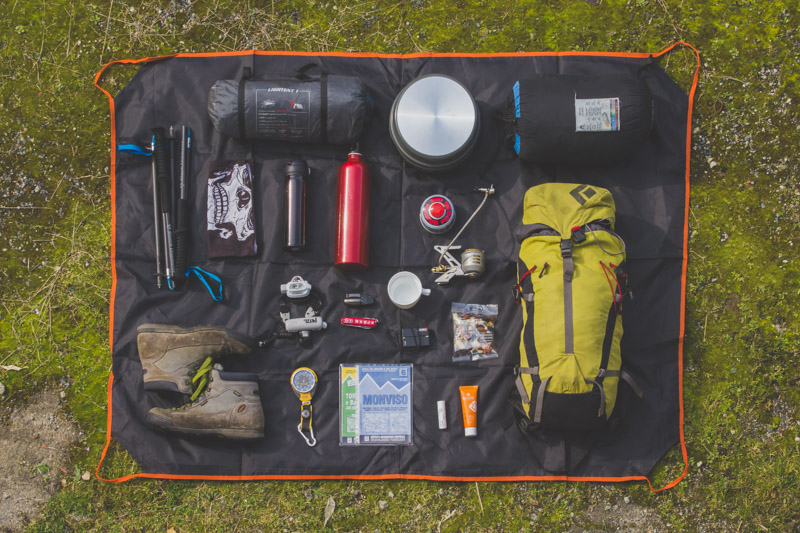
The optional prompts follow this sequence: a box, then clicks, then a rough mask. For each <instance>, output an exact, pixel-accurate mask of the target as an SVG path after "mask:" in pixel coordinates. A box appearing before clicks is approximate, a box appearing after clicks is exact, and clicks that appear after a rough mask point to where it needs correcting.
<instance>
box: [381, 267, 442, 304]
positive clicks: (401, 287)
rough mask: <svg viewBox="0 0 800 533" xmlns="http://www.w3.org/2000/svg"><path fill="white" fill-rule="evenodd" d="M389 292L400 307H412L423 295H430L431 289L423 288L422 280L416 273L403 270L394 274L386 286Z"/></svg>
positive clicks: (394, 302)
mask: <svg viewBox="0 0 800 533" xmlns="http://www.w3.org/2000/svg"><path fill="white" fill-rule="evenodd" d="M386 289H387V290H388V292H389V299H390V300H391V301H392V303H393V304H394V305H396V306H397V307H399V308H400V309H411V308H412V307H414V306H415V305H417V302H418V301H419V299H420V297H421V296H422V295H425V296H428V295H429V294H430V293H431V290H430V289H423V288H422V282H421V281H420V280H419V278H418V277H417V276H416V274H414V273H412V272H407V271H405V270H404V271H401V272H398V273H397V274H395V275H394V276H392V279H390V280H389V284H388V285H387V286H386Z"/></svg>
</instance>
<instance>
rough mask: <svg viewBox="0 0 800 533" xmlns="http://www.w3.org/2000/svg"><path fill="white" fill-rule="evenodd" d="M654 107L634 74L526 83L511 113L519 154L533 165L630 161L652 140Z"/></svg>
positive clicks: (551, 77) (517, 87) (517, 88)
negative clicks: (649, 138) (629, 159)
mask: <svg viewBox="0 0 800 533" xmlns="http://www.w3.org/2000/svg"><path fill="white" fill-rule="evenodd" d="M652 102H653V99H652V95H651V94H650V88H649V87H648V86H647V83H645V82H644V80H642V79H641V78H640V77H638V76H634V75H614V76H573V75H564V74H542V75H536V76H532V77H530V78H523V79H520V80H518V81H517V82H516V83H514V85H513V87H512V97H511V99H510V101H509V109H508V110H507V115H508V118H509V119H510V120H511V121H512V123H513V124H514V127H513V128H512V133H513V134H512V136H511V142H512V143H513V150H514V151H515V152H516V153H517V154H518V155H519V158H520V159H522V160H523V161H530V162H533V163H595V162H597V163H602V162H610V161H619V160H622V159H627V158H630V157H632V156H633V155H634V154H635V153H636V152H637V151H638V150H639V149H640V148H641V147H642V145H644V143H645V141H647V138H648V137H649V136H650V130H651V129H652V126H653V104H652Z"/></svg>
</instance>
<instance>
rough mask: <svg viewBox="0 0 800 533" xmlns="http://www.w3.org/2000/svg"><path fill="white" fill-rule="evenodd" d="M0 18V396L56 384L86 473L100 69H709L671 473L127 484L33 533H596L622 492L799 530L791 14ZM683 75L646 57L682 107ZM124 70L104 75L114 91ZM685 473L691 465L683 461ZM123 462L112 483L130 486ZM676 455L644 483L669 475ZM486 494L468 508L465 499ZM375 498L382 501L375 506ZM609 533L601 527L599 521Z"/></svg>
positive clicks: (101, 386)
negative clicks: (309, 55) (610, 64)
mask: <svg viewBox="0 0 800 533" xmlns="http://www.w3.org/2000/svg"><path fill="white" fill-rule="evenodd" d="M591 3H597V4H598V5H590V3H589V2H581V1H577V0H572V1H554V2H549V3H547V4H540V3H533V2H511V1H501V2H496V3H489V2H478V1H466V0H464V1H458V2H433V1H424V0H419V1H407V2H385V1H377V2H376V1H372V2H364V1H355V2H347V3H345V2H312V1H297V0H292V1H287V2H259V3H256V2H252V1H251V2H246V3H242V2H232V1H230V0H220V1H219V2H210V1H196V2H186V1H182V2H171V3H167V2H162V3H155V2H150V1H148V2H145V3H143V4H133V3H126V2H119V1H111V2H103V3H98V2H94V1H90V2H86V3H73V2H67V1H64V0H52V1H50V2H47V3H45V2H21V1H16V2H15V1H9V0H6V1H3V2H2V3H0V6H2V8H3V12H4V16H3V17H2V18H0V36H2V38H0V54H2V57H3V61H2V63H0V126H1V127H0V169H1V170H0V287H1V288H0V291H2V300H1V301H0V304H1V305H0V364H3V365H11V364H13V365H17V366H20V367H23V370H22V371H19V372H8V373H6V372H3V373H0V382H2V383H3V384H4V385H5V386H6V388H7V391H6V393H5V396H4V397H3V400H2V401H4V402H5V401H7V398H9V397H12V398H17V399H20V400H24V399H25V398H26V397H27V396H28V395H30V394H31V393H32V392H34V391H36V390H39V389H42V388H47V387H58V388H61V389H62V390H65V392H66V402H65V403H66V408H67V409H68V410H69V412H70V414H71V415H72V416H73V417H74V418H75V419H76V421H77V422H78V424H79V425H80V427H81V429H82V430H83V431H84V432H85V437H84V440H83V441H81V442H80V443H79V444H78V445H76V447H75V449H74V450H72V453H71V459H72V462H73V463H74V465H75V466H77V468H78V470H79V471H84V470H93V468H94V465H95V464H96V462H97V460H98V457H99V454H100V451H101V449H102V446H103V444H104V442H105V394H106V390H105V388H106V380H107V376H108V369H109V366H110V356H109V350H108V347H107V321H108V300H109V297H110V284H111V280H110V265H109V231H110V211H109V209H110V208H109V181H108V165H109V154H108V148H109V118H108V102H107V100H106V98H105V96H104V95H102V94H101V93H100V92H99V91H97V90H96V89H94V88H93V86H92V79H93V75H94V73H95V72H96V71H97V70H99V69H100V67H101V66H102V65H103V64H105V63H106V62H107V61H110V60H113V59H120V58H139V57H145V56H152V55H159V54H165V53H172V52H177V51H224V50H237V49H248V48H259V49H277V50H279V49H284V50H316V51H342V50H343V51H348V50H352V51H374V52H415V51H434V52H496V51H537V50H609V51H640V52H641V51H657V50H660V49H662V48H664V47H665V46H666V45H668V44H670V43H672V42H674V41H676V40H686V41H688V42H690V43H692V44H694V45H695V46H697V47H698V48H699V49H700V51H701V52H702V54H703V69H702V70H701V74H700V86H699V88H698V91H697V96H696V99H695V115H694V120H693V125H692V126H693V131H694V150H693V153H692V199H691V206H692V209H691V215H690V232H691V239H690V245H689V249H690V263H689V277H688V287H687V315H686V343H685V346H686V350H685V366H686V371H685V402H686V443H687V446H688V451H689V461H690V465H691V469H690V472H689V475H688V477H687V478H686V479H685V480H684V481H683V482H682V483H681V484H679V485H678V486H677V487H675V488H674V489H672V490H670V491H667V492H666V493H659V494H657V495H652V494H651V493H650V492H649V490H648V488H647V486H646V485H645V484H642V483H632V484H609V485H602V484H564V483H519V484H495V483H491V484H490V483H485V484H481V485H480V487H479V489H478V488H476V486H475V485H474V484H469V483H466V484H452V483H426V482H410V481H409V482H405V481H391V482H370V483H365V482H357V481H343V482H299V483H298V482H295V483H281V482H264V483H247V484H242V483H184V482H165V481H145V480H138V481H133V482H129V483H127V484H123V485H119V486H117V485H111V484H104V483H100V482H97V481H91V482H83V481H80V480H74V479H68V485H67V488H65V489H64V490H62V491H61V492H59V494H58V495H57V496H55V497H54V498H53V499H52V500H51V501H50V502H49V503H48V504H47V506H46V507H45V509H44V515H43V517H42V518H41V519H40V520H39V521H38V522H37V523H35V524H33V525H32V526H31V530H33V531H55V530H65V531H66V530H69V528H71V529H72V530H76V531H107V530H110V531H131V530H133V531H140V530H141V531H151V530H167V529H168V528H169V527H173V528H175V529H176V530H178V531H229V530H243V531H248V530H267V531H272V530H275V531H282V530H287V531H310V530H317V529H320V528H321V526H322V521H323V510H324V507H325V504H326V502H327V500H328V497H329V496H332V497H333V498H334V499H335V501H336V505H337V507H336V511H335V513H334V515H333V518H332V519H331V521H330V522H329V527H331V526H332V527H333V528H334V529H337V530H342V531H352V530H364V531H374V530H376V529H377V530H381V531H387V530H396V529H409V530H420V531H426V530H428V531H437V530H441V531H461V530H466V529H480V530H495V531H512V530H531V529H532V530H541V531H549V530H563V529H567V528H570V527H587V528H594V527H596V528H602V526H601V525H599V524H594V525H592V524H591V523H589V522H587V521H586V520H585V519H583V518H582V516H583V515H584V513H585V512H586V510H587V508H588V506H589V505H599V506H601V507H602V506H603V505H608V504H615V503H620V505H621V506H622V507H623V508H624V505H625V504H624V503H621V501H622V499H623V497H625V496H628V497H630V498H631V499H632V501H633V503H635V504H637V505H640V506H644V507H646V508H648V509H649V510H650V512H652V513H653V516H657V517H660V520H661V521H662V523H663V524H664V525H665V526H666V527H667V529H668V530H680V529H688V530H698V529H703V530H706V531H729V530H742V531H757V530H761V529H766V530H770V531H789V530H793V529H796V528H797V527H798V522H800V474H799V473H798V468H799V467H798V452H800V442H798V440H796V439H797V438H798V437H799V436H800V422H799V421H798V413H797V411H798V406H799V405H800V392H798V391H800V387H798V385H800V378H798V375H799V374H798V372H797V371H796V366H797V361H798V352H800V349H799V341H798V340H799V335H800V330H799V328H798V320H797V319H798V317H797V309H798V307H799V305H800V301H798V300H799V299H800V294H799V291H798V288H800V284H799V282H800V279H798V266H797V264H796V262H795V257H796V256H797V253H796V248H797V247H798V246H800V243H796V242H795V241H796V240H797V237H796V235H797V234H798V229H799V228H798V226H800V215H799V214H798V213H800V185H799V184H798V178H797V176H799V175H800V168H798V166H799V164H798V159H797V157H796V155H795V152H796V147H797V146H798V145H800V129H798V119H797V117H798V103H800V94H798V93H800V87H798V70H799V69H800V35H798V32H797V30H796V29H795V28H797V27H798V26H800V12H798V10H797V6H796V3H795V2H787V1H777V2H771V1H767V0H752V1H748V2H743V1H742V2H723V1H719V2H684V1H682V0H681V1H679V0H654V1H647V0H631V1H628V2H615V1H601V2H591ZM693 61H694V58H693V56H692V55H691V54H690V53H688V52H675V53H673V54H672V55H670V56H668V57H667V58H666V59H665V60H663V64H664V65H665V67H666V68H667V70H668V71H669V72H670V73H671V74H672V75H673V76H674V78H675V79H676V80H677V82H678V83H679V84H680V85H681V86H682V87H684V88H688V86H689V83H690V81H691V73H692V71H693ZM134 72H135V67H121V66H120V67H114V68H112V69H111V70H110V71H109V72H108V73H107V75H106V76H105V78H104V80H103V84H104V86H106V87H110V88H112V89H113V90H116V89H119V88H121V87H122V86H124V83H125V81H126V80H127V79H129V78H130V76H132V74H133V73H134ZM698 464H700V466H697V465H698ZM135 469H136V465H135V464H134V462H133V461H132V460H131V459H130V457H129V456H128V455H127V454H126V453H125V452H124V451H123V450H122V449H121V448H120V447H119V446H117V445H113V446H112V451H111V454H110V456H109V458H108V460H107V463H106V465H105V467H104V472H105V474H106V475H109V476H113V475H122V474H126V473H130V472H132V471H135ZM681 469H682V461H681V457H680V451H679V450H677V449H676V450H673V451H671V452H670V453H669V454H668V455H667V457H666V458H665V459H664V461H662V462H661V463H660V464H659V466H658V467H657V468H656V470H655V472H654V473H653V478H654V480H655V481H654V484H655V485H659V484H664V483H666V482H668V481H669V480H671V479H673V478H674V477H675V476H676V475H678V474H679V473H680V471H681ZM478 490H479V491H480V500H479V498H478ZM380 501H385V502H387V507H386V509H385V510H381V509H380V504H379V502H380ZM606 527H607V526H606Z"/></svg>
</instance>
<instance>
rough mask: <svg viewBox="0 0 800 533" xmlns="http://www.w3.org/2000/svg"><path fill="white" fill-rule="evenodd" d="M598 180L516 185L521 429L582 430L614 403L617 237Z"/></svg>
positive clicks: (622, 283) (619, 284) (609, 200)
mask: <svg viewBox="0 0 800 533" xmlns="http://www.w3.org/2000/svg"><path fill="white" fill-rule="evenodd" d="M614 217H615V206H614V198H613V197H612V196H611V193H610V192H609V191H608V190H606V189H603V188H601V187H596V186H590V185H581V184H575V183H547V184H544V185H539V186H536V187H532V188H530V189H529V190H528V191H527V193H526V194H525V200H524V211H523V216H522V226H521V228H520V233H519V234H518V239H519V240H520V241H521V247H520V252H519V261H518V263H517V285H516V296H517V302H518V303H519V304H520V305H522V319H523V328H522V334H521V339H520V345H519V349H520V364H519V366H518V367H516V368H515V374H516V391H515V393H516V394H514V393H512V404H514V407H515V409H516V411H517V413H518V416H517V423H518V425H519V427H520V428H521V429H522V430H523V431H524V432H527V433H532V432H535V431H537V430H538V429H540V428H552V429H558V430H568V431H574V430H578V431H581V430H590V429H595V428H599V427H601V426H603V425H604V424H605V423H606V422H607V421H608V419H609V418H610V416H611V414H612V412H613V411H614V405H615V403H616V399H617V388H618V384H619V380H620V379H625V380H626V381H628V382H629V383H630V384H631V386H632V388H633V389H634V392H636V393H637V394H638V395H639V396H641V391H640V390H639V388H638V387H637V386H636V384H635V383H634V381H633V379H631V377H630V375H628V374H627V373H626V372H625V371H624V370H622V368H621V367H622V360H621V355H620V340H621V339H622V300H623V296H624V295H625V294H626V292H627V288H626V287H627V283H626V275H625V273H624V270H623V265H624V263H625V243H624V242H623V240H622V238H620V236H619V235H617V234H616V233H614Z"/></svg>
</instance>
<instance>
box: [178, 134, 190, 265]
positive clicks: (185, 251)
mask: <svg viewBox="0 0 800 533" xmlns="http://www.w3.org/2000/svg"><path fill="white" fill-rule="evenodd" d="M191 148H192V132H191V130H190V129H189V126H182V127H181V159H180V170H179V172H178V190H177V195H178V201H177V202H176V203H177V207H176V215H175V275H176V276H177V277H178V279H180V280H183V279H184V274H186V269H187V268H188V267H189V205H188V204H189V156H190V153H191Z"/></svg>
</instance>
